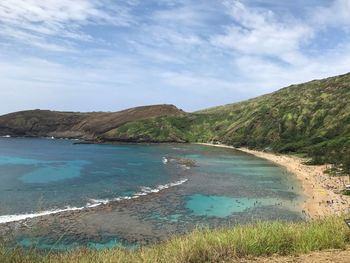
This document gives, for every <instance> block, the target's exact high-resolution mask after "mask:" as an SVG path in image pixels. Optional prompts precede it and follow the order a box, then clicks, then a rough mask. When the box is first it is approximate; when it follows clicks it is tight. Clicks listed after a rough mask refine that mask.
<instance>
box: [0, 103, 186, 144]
mask: <svg viewBox="0 0 350 263" xmlns="http://www.w3.org/2000/svg"><path fill="white" fill-rule="evenodd" d="M185 114H186V113H185V112H183V111H182V110H180V109H178V108H176V107H175V106H173V105H154V106H144V107H137V108H131V109H127V110H123V111H119V112H89V113H80V112H57V111H49V110H31V111H21V112H15V113H10V114H6V115H3V116H0V136H6V135H9V136H26V137H56V138H78V139H85V140H96V141H98V140H99V139H98V138H99V136H101V135H102V134H104V133H107V132H108V131H110V130H112V129H115V128H118V127H120V126H122V125H123V124H125V123H128V122H132V121H139V120H143V119H149V118H154V117H160V116H182V115H185ZM113 139H115V140H118V138H111V140H113ZM120 139H121V140H120V141H123V138H120ZM128 140H129V141H132V140H130V139H129V138H125V141H128ZM145 141H149V140H147V138H146V140H145Z"/></svg>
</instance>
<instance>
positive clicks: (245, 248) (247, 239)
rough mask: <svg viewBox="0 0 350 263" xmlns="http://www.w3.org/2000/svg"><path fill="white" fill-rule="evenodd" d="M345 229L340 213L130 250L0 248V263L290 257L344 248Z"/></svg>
mask: <svg viewBox="0 0 350 263" xmlns="http://www.w3.org/2000/svg"><path fill="white" fill-rule="evenodd" d="M349 244H350V230H349V229H348V228H347V226H346V225H345V223H344V221H343V218H342V217H329V218H325V219H319V220H314V221H310V222H299V223H283V222H260V223H256V224H250V225H242V226H235V227H234V228H230V229H222V230H208V229H206V230H196V231H194V232H192V233H191V234H189V235H187V236H183V237H174V238H172V239H171V240H169V241H167V242H164V243H162V244H159V245H154V246H151V247H145V248H141V249H138V250H136V251H127V250H123V249H110V250H103V251H93V250H87V249H81V250H76V251H72V252H69V253H61V254H55V253H49V255H42V254H40V253H38V252H37V251H35V249H33V250H31V251H23V250H22V249H13V250H8V249H5V248H0V262H3V263H7V262H11V263H16V262H18V263H19V262H21V263H22V262H50V263H56V262H57V263H58V262H60V263H61V262H63V263H64V262H81V263H88V262H91V263H97V262H123V263H128V262H130V263H131V262H132V263H134V262H149V263H156V262H164V263H169V262H179V263H180V262H184V263H185V262H186V263H188V262H225V261H229V260H232V259H235V258H242V257H247V256H269V255H272V254H280V255H295V254H302V253H308V252H311V251H318V250H323V249H332V248H335V249H345V248H346V246H348V245H349Z"/></svg>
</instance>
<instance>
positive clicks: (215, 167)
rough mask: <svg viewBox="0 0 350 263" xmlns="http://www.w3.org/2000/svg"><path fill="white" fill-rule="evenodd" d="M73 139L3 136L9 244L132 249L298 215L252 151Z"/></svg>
mask: <svg viewBox="0 0 350 263" xmlns="http://www.w3.org/2000/svg"><path fill="white" fill-rule="evenodd" d="M75 142H76V141H72V140H64V139H51V138H41V139H38V138H0V229H1V226H2V225H6V224H7V225H10V226H12V227H10V229H15V230H13V232H14V235H13V236H14V240H13V242H14V243H15V244H17V245H21V246H23V247H30V246H33V245H35V246H36V247H38V248H41V249H57V250H69V249H72V248H76V247H82V246H84V247H85V246H87V247H91V248H95V249H100V248H106V247H107V248H109V247H115V246H125V247H129V248H131V249H133V248H135V247H138V246H139V245H143V244H151V243H155V242H159V241H162V240H165V239H167V238H169V236H172V235H174V234H182V233H186V232H188V231H191V230H192V229H194V228H196V227H202V226H203V227H227V226H232V225H234V224H236V223H246V222H252V221H255V220H275V219H279V220H301V219H302V214H301V204H302V202H303V195H302V190H301V186H300V184H299V183H298V181H297V179H296V178H295V177H294V176H293V175H291V174H289V173H288V172H287V171H285V170H284V169H283V168H281V167H279V166H276V165H275V164H273V163H271V162H269V161H266V160H263V159H259V158H256V157H254V156H252V155H249V154H246V153H242V152H239V151H236V150H233V149H225V148H216V147H210V146H203V145H192V144H75ZM39 216H43V217H39ZM20 219H27V220H26V221H25V224H22V225H21V226H20V227H18V225H17V223H18V222H17V221H18V220H20ZM29 219H30V220H29ZM22 222H23V221H22ZM11 224H12V225H11ZM14 226H17V227H14ZM0 233H1V232H0ZM3 233H4V232H3Z"/></svg>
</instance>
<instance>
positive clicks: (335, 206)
mask: <svg viewBox="0 0 350 263" xmlns="http://www.w3.org/2000/svg"><path fill="white" fill-rule="evenodd" d="M199 144H201V145H208V146H215V147H222V148H231V149H235V150H239V151H243V152H245V153H248V154H253V155H255V156H256V157H259V158H263V159H266V160H269V161H271V162H273V163H275V164H277V165H280V166H282V167H284V168H285V169H286V170H288V171H289V172H291V173H293V174H294V175H295V176H296V177H297V178H298V179H299V180H300V182H301V184H302V187H303V190H304V194H305V197H306V200H305V201H304V203H303V208H302V209H303V212H304V213H305V214H306V216H307V217H309V218H311V219H314V218H319V217H324V216H329V215H341V214H344V213H347V212H349V211H350V196H345V195H342V194H341V193H340V192H341V190H342V189H343V188H344V184H348V183H349V180H348V177H347V176H344V177H332V176H329V175H327V174H325V172H324V171H325V170H326V168H327V166H326V165H312V166H311V165H305V164H303V163H304V162H305V159H302V158H298V157H295V156H290V155H280V154H274V153H267V152H262V151H256V150H250V149H247V148H235V147H232V146H228V145H222V144H210V143H199Z"/></svg>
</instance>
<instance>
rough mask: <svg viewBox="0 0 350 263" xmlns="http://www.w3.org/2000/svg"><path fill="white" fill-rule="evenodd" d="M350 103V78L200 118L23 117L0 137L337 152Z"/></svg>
mask: <svg viewBox="0 0 350 263" xmlns="http://www.w3.org/2000/svg"><path fill="white" fill-rule="evenodd" d="M348 101H350V73H347V74H343V75H339V76H335V77H329V78H326V79H320V80H312V81H309V82H306V83H302V84H297V85H290V86H288V87H285V88H282V89H280V90H278V91H275V92H272V93H269V94H265V95H262V96H259V97H256V98H252V99H249V100H246V101H242V102H237V103H233V104H227V105H223V106H217V107H212V108H209V109H204V110H200V111H196V112H193V113H186V112H184V111H182V110H180V109H178V108H176V107H175V106H174V105H167V104H163V105H153V106H141V107H136V108H131V109H126V110H123V111H119V112H107V113H106V112H92V113H75V112H52V111H35V110H34V111H22V112H17V113H11V114H7V115H3V116H0V135H1V136H4V135H11V136H54V137H68V138H79V139H84V140H92V141H95V142H181V143H183V142H214V143H224V144H228V145H233V146H236V147H241V146H245V147H252V148H257V149H270V150H273V151H277V152H304V153H307V152H311V151H313V150H315V149H318V150H320V149H323V148H325V149H327V151H334V150H335V149H336V148H337V147H345V146H346V147H348V146H349V145H350V104H349V103H348Z"/></svg>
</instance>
